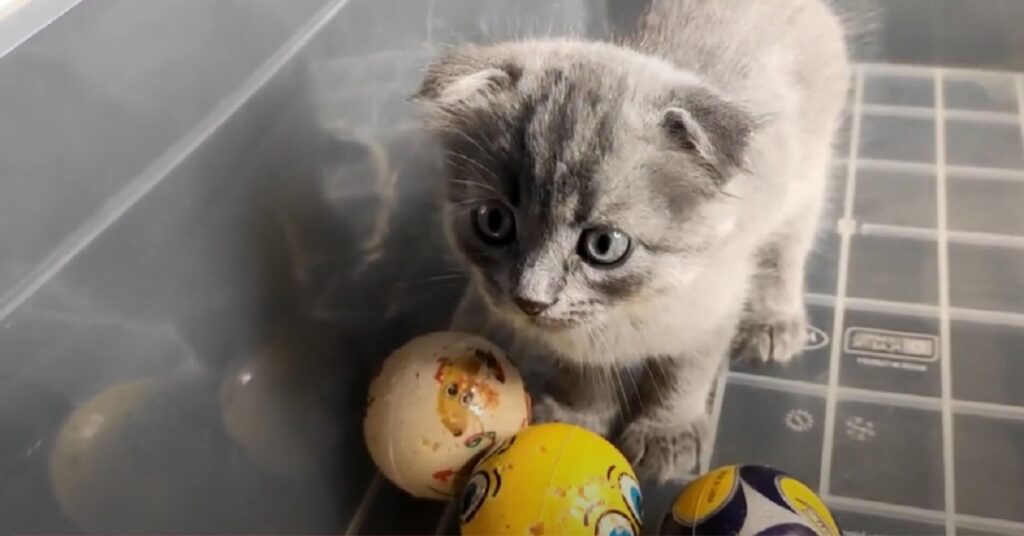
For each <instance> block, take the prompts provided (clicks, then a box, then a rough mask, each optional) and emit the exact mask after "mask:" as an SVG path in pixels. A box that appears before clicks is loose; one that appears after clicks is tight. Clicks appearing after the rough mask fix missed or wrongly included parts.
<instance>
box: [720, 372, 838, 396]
mask: <svg viewBox="0 0 1024 536" xmlns="http://www.w3.org/2000/svg"><path fill="white" fill-rule="evenodd" d="M729 383H731V384H734V385H743V386H746V387H757V388H759V389H771V390H773V391H783V392H787V393H798V394H805V395H812V396H820V397H824V396H826V395H827V394H828V393H827V391H828V387H826V386H824V385H821V384H818V383H811V382H806V381H803V380H791V379H788V378H778V377H776V376H763V375H761V374H751V373H749V372H730V373H729Z"/></svg>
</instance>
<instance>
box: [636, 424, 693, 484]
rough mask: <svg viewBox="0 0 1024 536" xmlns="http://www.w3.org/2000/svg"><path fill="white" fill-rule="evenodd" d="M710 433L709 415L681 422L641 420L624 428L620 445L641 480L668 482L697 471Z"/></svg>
mask: <svg viewBox="0 0 1024 536" xmlns="http://www.w3.org/2000/svg"><path fill="white" fill-rule="evenodd" d="M707 436H708V422H707V418H706V417H701V418H698V419H697V420H693V421H689V422H685V423H681V424H666V423H660V422H653V421H649V420H645V419H640V420H637V421H634V422H632V423H630V424H629V426H627V427H626V429H625V430H623V432H622V435H620V436H619V440H618V441H617V445H618V447H619V449H620V450H622V452H623V454H625V455H626V458H627V459H629V462H630V463H631V464H632V465H633V469H635V470H636V472H637V475H639V476H640V478H641V479H645V480H653V481H657V482H659V483H662V484H664V483H666V482H672V481H680V480H683V479H685V478H687V477H690V476H693V475H694V474H695V473H696V472H697V463H698V462H699V461H700V449H701V445H703V443H704V441H705V439H706V438H707Z"/></svg>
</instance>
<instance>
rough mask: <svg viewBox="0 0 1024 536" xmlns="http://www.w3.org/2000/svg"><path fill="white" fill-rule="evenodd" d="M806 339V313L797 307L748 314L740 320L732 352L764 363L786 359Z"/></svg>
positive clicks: (735, 355) (791, 355) (794, 352)
mask: <svg viewBox="0 0 1024 536" xmlns="http://www.w3.org/2000/svg"><path fill="white" fill-rule="evenodd" d="M806 343H807V313H806V312H805V311H804V309H803V308H801V309H800V310H799V311H793V312H778V313H772V314H765V315H759V314H751V315H749V316H748V317H747V318H744V319H743V321H742V322H740V327H739V330H738V331H737V332H736V336H735V337H734V338H733V342H732V355H733V357H739V358H753V359H757V360H758V361H762V362H765V363H770V362H773V363H786V362H788V361H789V360H790V359H792V358H793V356H794V355H796V354H798V353H800V352H801V351H803V349H804V345H805V344H806Z"/></svg>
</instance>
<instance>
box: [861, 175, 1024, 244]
mask: <svg viewBox="0 0 1024 536" xmlns="http://www.w3.org/2000/svg"><path fill="white" fill-rule="evenodd" d="M947 178H948V177H947ZM947 198H948V197H947ZM947 225H948V220H947ZM857 231H858V234H861V235H865V236H885V237H892V238H906V239H910V240H926V241H938V240H939V231H938V230H937V229H929V228H926V227H911V226H907V225H889V224H885V223H866V222H864V223H860V222H859V223H858V225H857ZM945 235H946V242H947V243H954V244H965V245H972V246H988V247H994V248H1005V249H1024V236H1016V235H1005V234H996V233H982V232H975V231H950V230H948V229H947V230H946V233H945Z"/></svg>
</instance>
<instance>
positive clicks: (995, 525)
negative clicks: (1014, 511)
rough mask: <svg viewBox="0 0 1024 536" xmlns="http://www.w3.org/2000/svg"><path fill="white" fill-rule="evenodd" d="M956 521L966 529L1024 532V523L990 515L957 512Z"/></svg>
mask: <svg viewBox="0 0 1024 536" xmlns="http://www.w3.org/2000/svg"><path fill="white" fill-rule="evenodd" d="M956 521H957V523H958V524H959V525H960V526H962V527H963V528H965V529H971V530H977V531H984V532H995V533H1001V534H1007V535H1011V534H1017V535H1019V534H1024V523H1021V522H1019V521H1008V520H1003V519H992V518H988V517H978V516H970V515H966V514H957V515H956ZM1004 531H1005V532H1004Z"/></svg>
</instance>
